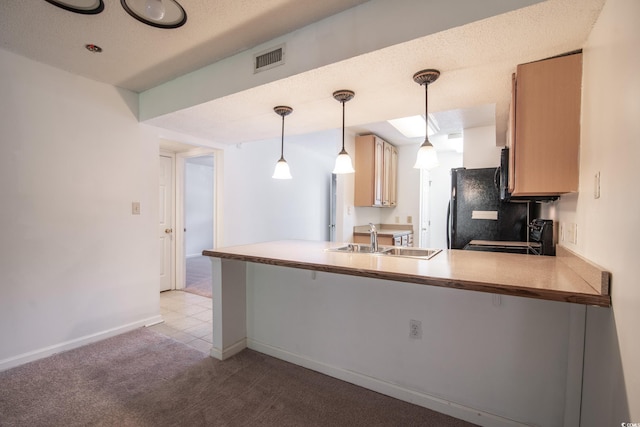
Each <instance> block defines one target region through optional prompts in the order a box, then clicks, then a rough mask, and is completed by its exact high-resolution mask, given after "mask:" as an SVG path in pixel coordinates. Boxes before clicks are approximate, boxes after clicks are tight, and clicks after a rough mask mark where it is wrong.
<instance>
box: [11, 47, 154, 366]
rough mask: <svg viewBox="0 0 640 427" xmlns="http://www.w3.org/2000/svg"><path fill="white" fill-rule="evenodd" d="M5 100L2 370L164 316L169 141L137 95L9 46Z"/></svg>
mask: <svg viewBox="0 0 640 427" xmlns="http://www.w3.org/2000/svg"><path fill="white" fill-rule="evenodd" d="M0 106H1V111H2V114H0V129H2V149H3V151H2V156H0V200H1V201H2V202H1V203H2V208H1V209H0V235H1V236H2V238H1V239H0V241H1V246H0V343H2V344H1V345H0V369H5V368H8V367H11V366H13V365H16V364H19V363H24V362H26V361H28V360H31V359H34V358H37V357H42V356H45V355H47V354H50V353H52V352H56V351H60V350H61V349H64V348H69V347H73V346H77V345H79V344H81V343H84V342H87V341H90V340H92V339H97V338H101V337H105V336H107V335H109V334H113V333H116V332H122V331H123V330H125V329H127V328H132V327H135V326H139V325H142V324H144V323H146V322H147V321H153V320H155V319H157V316H158V314H159V313H158V311H159V292H158V290H159V264H158V258H159V257H158V255H159V254H158V250H159V247H158V246H159V245H158V236H157V228H158V145H157V142H156V141H155V140H154V139H153V138H152V137H150V136H149V135H147V134H145V133H144V131H143V130H141V127H140V125H139V124H138V122H137V119H136V114H137V96H136V94H134V93H132V92H128V91H125V90H121V89H118V88H115V87H112V86H109V85H105V84H101V83H96V82H93V81H90V80H87V79H85V78H82V77H78V76H74V75H71V74H68V73H66V72H63V71H61V70H58V69H55V68H52V67H49V66H45V65H42V64H40V63H37V62H34V61H31V60H29V59H26V58H24V57H20V56H17V55H15V54H13V53H10V52H7V51H5V50H1V49H0ZM133 201H139V202H140V203H141V208H142V213H141V215H139V216H134V215H132V214H131V203H132V202H133Z"/></svg>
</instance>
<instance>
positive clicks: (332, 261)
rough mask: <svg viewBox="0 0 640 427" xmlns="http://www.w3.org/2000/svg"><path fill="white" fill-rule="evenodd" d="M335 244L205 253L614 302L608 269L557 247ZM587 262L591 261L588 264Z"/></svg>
mask: <svg viewBox="0 0 640 427" xmlns="http://www.w3.org/2000/svg"><path fill="white" fill-rule="evenodd" d="M338 246H342V245H341V244H340V243H335V242H311V241H302V240H283V241H275V242H265V243H257V244H251V245H243V246H233V247H227V248H221V249H215V250H205V251H203V255H206V256H211V257H216V258H223V259H234V260H240V261H248V262H255V263H261V264H271V265H279V266H284V267H292V268H301V269H307V270H315V271H324V272H330V273H337V274H347V275H353V276H362V277H372V278H377V279H386V280H394V281H398V282H407V283H416V284H423V285H430V286H441V287H447V288H455V289H465V290H472V291H480V292H490V293H495V294H503V295H513V296H520V297H527V298H538V299H545V300H552V301H564V302H573V303H578V304H587V305H597V306H602V307H610V306H611V297H610V296H609V276H610V275H609V273H608V272H606V271H604V270H601V269H600V268H599V267H597V266H594V265H593V264H590V263H589V262H588V261H586V260H584V259H582V258H580V257H577V255H575V254H573V253H571V252H568V251H566V249H563V248H561V247H558V255H559V256H556V257H549V256H537V255H521V254H509V253H498V252H477V251H463V250H443V251H442V252H441V253H439V254H438V255H436V256H435V257H433V258H431V259H430V260H422V259H414V258H404V257H392V256H388V255H372V254H360V253H343V252H329V251H326V249H328V248H332V247H338ZM584 263H586V264H587V265H585V264H584Z"/></svg>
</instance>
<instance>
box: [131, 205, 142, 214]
mask: <svg viewBox="0 0 640 427" xmlns="http://www.w3.org/2000/svg"><path fill="white" fill-rule="evenodd" d="M131 214H132V215H140V202H132V203H131Z"/></svg>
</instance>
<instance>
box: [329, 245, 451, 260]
mask: <svg viewBox="0 0 640 427" xmlns="http://www.w3.org/2000/svg"><path fill="white" fill-rule="evenodd" d="M327 251H328V252H345V253H360V254H370V255H386V256H397V257H405V258H417V259H431V258H433V257H434V256H436V255H438V254H439V253H440V252H441V249H423V248H408V247H404V246H379V247H378V251H377V252H374V251H373V248H372V247H371V245H363V244H359V243H349V244H348V245H345V246H339V247H337V248H329V249H327Z"/></svg>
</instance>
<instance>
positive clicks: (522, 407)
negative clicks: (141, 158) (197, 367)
mask: <svg viewBox="0 0 640 427" xmlns="http://www.w3.org/2000/svg"><path fill="white" fill-rule="evenodd" d="M336 246H340V245H339V244H336V243H329V242H307V241H277V242H266V243H259V244H252V245H245V246H235V247H229V248H223V249H219V250H207V251H204V252H203V254H204V255H207V256H210V257H211V261H212V265H213V304H214V332H213V350H212V353H211V354H212V356H213V357H216V358H219V359H224V358H227V357H230V356H232V355H233V354H235V353H237V352H239V351H241V350H242V349H244V348H246V347H249V348H251V349H254V350H257V351H260V352H263V353H266V354H269V355H272V356H275V357H278V358H281V359H284V360H287V361H290V362H293V363H296V364H298V365H301V366H305V367H308V368H310V369H314V370H317V371H319V372H323V373H325V374H328V375H331V376H334V377H337V378H340V379H343V380H345V381H349V382H352V383H354V384H358V385H361V386H363V387H366V388H369V389H372V390H375V391H378V392H381V393H384V394H387V395H390V396H394V397H396V398H399V399H402V400H406V401H409V402H412V403H416V404H419V405H422V406H425V407H428V408H431V409H434V410H437V411H440V412H443V413H447V414H449V415H452V416H455V417H458V418H461V419H465V420H467V421H470V422H474V423H476V424H479V425H521V424H529V425H530V424H534V425H577V423H575V422H573V421H574V420H576V419H577V418H578V417H579V413H580V410H579V407H580V393H581V392H580V390H581V387H582V358H583V352H584V328H585V316H586V314H585V313H586V310H585V305H599V306H604V307H608V306H610V297H609V295H608V284H609V274H608V273H607V272H606V271H603V270H602V269H599V268H598V267H596V266H593V265H591V264H589V263H588V262H586V261H584V260H582V259H580V258H579V257H577V256H575V255H573V254H571V253H570V252H568V251H566V250H564V249H562V248H560V250H559V251H558V256H556V257H543V256H533V255H519V254H504V253H487V252H473V251H457V250H452V251H447V250H445V251H442V252H441V253H439V254H438V255H436V256H435V257H433V258H432V259H430V260H422V259H413V258H404V257H395V256H387V255H372V254H360V253H341V252H332V251H327V250H326V249H328V248H332V247H336ZM410 328H414V329H410ZM410 330H412V331H415V332H416V333H415V334H413V335H411V334H410ZM488 387H489V388H490V390H491V393H487V388H488ZM514 420H515V421H514Z"/></svg>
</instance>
